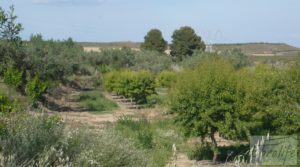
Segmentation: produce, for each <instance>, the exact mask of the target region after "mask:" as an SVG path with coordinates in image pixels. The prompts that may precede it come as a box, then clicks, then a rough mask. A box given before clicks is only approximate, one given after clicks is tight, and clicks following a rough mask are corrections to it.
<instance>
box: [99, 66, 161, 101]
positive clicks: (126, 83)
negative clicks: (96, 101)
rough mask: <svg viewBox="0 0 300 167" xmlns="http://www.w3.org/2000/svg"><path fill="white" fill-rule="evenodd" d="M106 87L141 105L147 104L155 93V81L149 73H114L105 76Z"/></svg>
mask: <svg viewBox="0 0 300 167" xmlns="http://www.w3.org/2000/svg"><path fill="white" fill-rule="evenodd" d="M104 87H105V88H106V90H108V91H110V92H115V93H117V94H119V95H122V96H124V97H126V98H132V99H133V100H135V101H136V102H137V103H139V104H145V103H147V97H148V96H150V95H153V94H156V92H155V79H154V77H153V75H152V74H151V73H150V72H147V71H138V72H137V71H114V72H110V73H107V74H106V75H105V76H104Z"/></svg>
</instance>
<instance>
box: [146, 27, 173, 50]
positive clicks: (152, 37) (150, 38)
mask: <svg viewBox="0 0 300 167" xmlns="http://www.w3.org/2000/svg"><path fill="white" fill-rule="evenodd" d="M144 39H145V41H144V43H143V44H142V46H141V48H142V49H145V50H152V51H158V52H160V53H164V51H165V50H166V49H167V47H168V43H167V41H165V40H164V38H163V36H162V33H161V31H160V30H158V29H152V30H150V31H149V32H148V34H147V35H146V36H145V38H144Z"/></svg>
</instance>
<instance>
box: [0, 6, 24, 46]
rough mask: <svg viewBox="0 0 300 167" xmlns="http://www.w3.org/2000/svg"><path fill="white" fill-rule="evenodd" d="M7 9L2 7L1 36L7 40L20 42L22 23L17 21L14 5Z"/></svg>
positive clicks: (0, 14)
mask: <svg viewBox="0 0 300 167" xmlns="http://www.w3.org/2000/svg"><path fill="white" fill-rule="evenodd" d="M9 9H10V10H9V11H5V10H3V9H2V8H0V38H1V39H5V40H7V41H12V42H18V41H19V40H20V39H21V38H20V37H19V33H20V31H21V30H22V29H23V28H22V25H21V24H20V23H16V19H17V16H15V15H14V6H11V7H10V8H9Z"/></svg>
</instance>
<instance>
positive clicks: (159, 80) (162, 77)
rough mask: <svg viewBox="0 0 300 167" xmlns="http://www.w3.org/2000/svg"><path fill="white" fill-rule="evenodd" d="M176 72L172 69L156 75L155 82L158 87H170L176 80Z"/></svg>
mask: <svg viewBox="0 0 300 167" xmlns="http://www.w3.org/2000/svg"><path fill="white" fill-rule="evenodd" d="M176 76H177V73H176V72H173V71H162V72H161V73H159V74H158V75H157V76H156V84H157V86H159V87H166V88H170V87H171V85H172V84H174V83H175V82H176Z"/></svg>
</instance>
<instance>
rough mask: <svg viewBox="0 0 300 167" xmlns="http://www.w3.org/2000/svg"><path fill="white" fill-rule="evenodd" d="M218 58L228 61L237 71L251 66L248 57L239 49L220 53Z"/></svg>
mask: <svg viewBox="0 0 300 167" xmlns="http://www.w3.org/2000/svg"><path fill="white" fill-rule="evenodd" d="M220 56H221V57H222V58H224V59H225V60H228V61H229V62H230V63H231V64H232V65H233V66H234V67H235V68H237V69H238V68H242V67H247V66H250V65H251V64H252V62H251V61H250V59H249V58H248V56H246V55H245V54H244V53H243V52H242V51H241V50H239V49H233V50H227V51H225V52H223V53H221V54H220Z"/></svg>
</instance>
